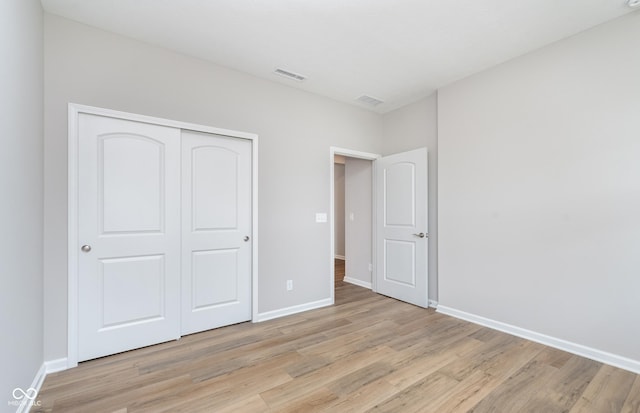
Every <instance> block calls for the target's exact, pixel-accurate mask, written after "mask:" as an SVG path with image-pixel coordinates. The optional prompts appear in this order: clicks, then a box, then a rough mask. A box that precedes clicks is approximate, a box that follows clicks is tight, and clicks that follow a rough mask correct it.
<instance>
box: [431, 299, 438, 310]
mask: <svg viewBox="0 0 640 413" xmlns="http://www.w3.org/2000/svg"><path fill="white" fill-rule="evenodd" d="M429 307H431V308H436V309H437V308H438V301H436V300H429Z"/></svg>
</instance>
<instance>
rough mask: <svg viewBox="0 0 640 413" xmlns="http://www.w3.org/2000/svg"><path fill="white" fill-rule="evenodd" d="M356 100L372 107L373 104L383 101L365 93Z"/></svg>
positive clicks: (376, 104)
mask: <svg viewBox="0 0 640 413" xmlns="http://www.w3.org/2000/svg"><path fill="white" fill-rule="evenodd" d="M356 100H357V101H358V102H360V103H364V104H365V105H369V106H372V107H375V106H378V105H379V104H381V103H384V102H383V101H381V100H380V99H376V98H374V97H371V96H367V95H362V96H360V97H359V98H358V99H356Z"/></svg>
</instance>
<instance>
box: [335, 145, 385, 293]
mask: <svg viewBox="0 0 640 413" xmlns="http://www.w3.org/2000/svg"><path fill="white" fill-rule="evenodd" d="M336 155H342V156H346V157H348V158H357V159H364V160H367V161H371V185H372V188H371V257H372V261H373V262H374V263H375V262H376V261H375V258H376V255H375V254H376V250H375V248H374V246H375V245H376V226H375V219H376V203H375V199H376V185H375V179H373V178H374V177H375V176H376V163H375V162H374V161H375V160H376V159H378V158H380V157H381V155H379V154H376V153H370V152H362V151H356V150H353V149H346V148H339V147H336V146H330V147H329V259H328V262H329V277H330V280H329V288H330V291H329V297H330V299H331V304H334V303H335V288H336V278H335V277H336V274H335V270H336V269H335V263H334V256H335V248H336V246H335V236H336V235H335V228H334V226H335V217H334V215H335V213H334V212H335V205H334V204H335V196H334V195H335V194H334V191H335V188H334V186H335V185H334V184H335V182H334V180H335V175H334V174H335V171H334V161H335V156H336ZM375 276H376V266H375V265H374V266H373V271H372V272H371V280H372V281H373V282H375V281H374V280H375V278H376V277H375ZM369 288H372V290H373V291H376V289H375V284H373V285H372V286H370V287H369Z"/></svg>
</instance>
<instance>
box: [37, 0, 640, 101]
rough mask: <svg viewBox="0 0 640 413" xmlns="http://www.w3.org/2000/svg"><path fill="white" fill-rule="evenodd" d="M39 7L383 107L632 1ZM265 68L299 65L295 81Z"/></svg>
mask: <svg viewBox="0 0 640 413" xmlns="http://www.w3.org/2000/svg"><path fill="white" fill-rule="evenodd" d="M42 4H43V6H44V8H45V10H47V11H48V12H50V13H53V14H57V15H60V16H64V17H67V18H69V19H72V20H76V21H79V22H83V23H86V24H88V25H91V26H95V27H99V28H102V29H105V30H108V31H111V32H115V33H119V34H122V35H125V36H129V37H132V38H135V39H139V40H142V41H145V42H148V43H151V44H155V45H159V46H163V47H166V48H168V49H172V50H175V51H179V52H181V53H185V54H188V55H191V56H195V57H199V58H202V59H206V60H209V61H211V62H215V63H218V64H220V65H224V66H227V67H230V68H234V69H237V70H240V71H243V72H246V73H250V74H253V75H255V76H259V77H261V78H265V79H269V80H272V81H275V82H280V83H282V84H286V85H289V86H293V87H297V88H300V89H304V90H307V91H310V92H314V93H317V94H320V95H324V96H328V97H331V98H334V99H337V100H340V101H343V102H347V103H351V104H355V105H359V106H362V107H367V106H366V105H364V104H361V103H359V102H356V101H355V99H356V98H358V97H359V96H361V95H369V96H372V97H375V98H378V99H380V100H383V101H384V102H385V103H383V104H381V105H379V106H377V107H376V108H374V109H373V110H375V111H377V112H380V113H384V112H388V111H390V110H393V109H395V108H398V107H400V106H403V105H405V104H407V103H410V102H412V101H415V100H418V99H419V98H421V97H424V96H427V95H429V94H431V93H432V92H433V91H434V90H436V89H438V88H439V87H442V86H444V85H447V84H448V83H451V82H453V81H456V80H458V79H461V78H463V77H466V76H468V75H470V74H472V73H475V72H478V71H480V70H483V69H485V68H488V67H491V66H494V65H496V64H498V63H501V62H504V61H506V60H508V59H511V58H513V57H516V56H519V55H522V54H524V53H527V52H529V51H532V50H535V49H537V48H539V47H541V46H544V45H547V44H549V43H552V42H554V41H557V40H560V39H562V38H565V37H568V36H571V35H573V34H576V33H578V32H580V31H583V30H585V29H588V28H590V27H593V26H595V25H597V24H600V23H603V22H605V21H608V20H611V19H613V18H616V17H618V16H621V15H623V14H625V13H629V12H632V11H633V9H631V8H629V7H627V6H626V2H625V0H511V1H508V0H134V1H132V0H42ZM276 68H282V69H285V70H288V71H292V72H296V73H300V74H302V75H305V76H307V79H306V80H304V81H302V82H296V81H292V80H289V79H287V78H284V77H281V76H278V75H276V74H274V73H273V71H274V70H275V69H276Z"/></svg>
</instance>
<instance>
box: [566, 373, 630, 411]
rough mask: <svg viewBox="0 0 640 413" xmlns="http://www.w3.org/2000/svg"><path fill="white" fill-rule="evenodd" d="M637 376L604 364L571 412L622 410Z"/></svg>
mask: <svg viewBox="0 0 640 413" xmlns="http://www.w3.org/2000/svg"><path fill="white" fill-rule="evenodd" d="M635 376H636V375H635V374H633V373H629V372H627V371H623V370H620V369H617V368H615V367H612V366H607V365H604V366H602V368H600V370H599V371H598V373H597V374H596V375H595V377H594V378H593V380H592V381H591V383H589V385H588V386H587V388H586V389H585V390H584V392H583V393H582V396H581V397H580V399H579V400H578V401H577V402H576V404H575V405H574V406H573V408H571V410H570V413H588V412H603V413H604V412H611V413H618V412H620V411H622V406H623V405H624V404H625V401H626V399H627V395H628V393H629V390H631V387H632V386H633V382H634V381H635V379H636V377H635Z"/></svg>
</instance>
